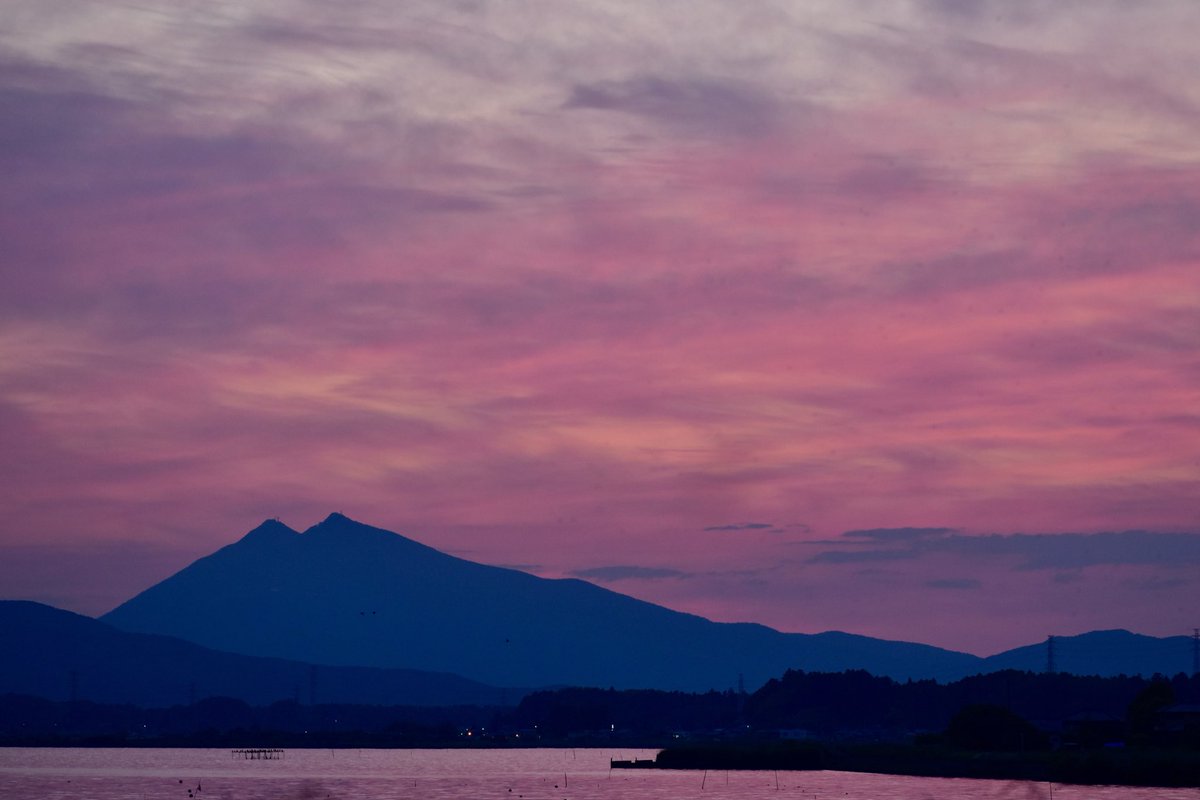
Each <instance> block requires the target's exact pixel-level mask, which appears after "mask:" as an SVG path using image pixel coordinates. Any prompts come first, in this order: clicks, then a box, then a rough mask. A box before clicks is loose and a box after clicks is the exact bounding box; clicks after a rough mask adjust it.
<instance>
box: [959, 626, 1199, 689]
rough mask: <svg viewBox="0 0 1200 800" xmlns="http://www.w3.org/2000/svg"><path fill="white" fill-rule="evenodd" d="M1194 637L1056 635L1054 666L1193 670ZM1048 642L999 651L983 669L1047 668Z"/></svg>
mask: <svg viewBox="0 0 1200 800" xmlns="http://www.w3.org/2000/svg"><path fill="white" fill-rule="evenodd" d="M1192 646H1193V644H1192V639H1191V637H1188V636H1168V637H1165V638H1156V637H1154V636H1143V635H1141V634H1137V633H1130V632H1129V631H1124V630H1114V631H1092V632H1091V633H1083V634H1080V635H1078V636H1055V637H1054V667H1055V669H1056V670H1057V671H1058V672H1069V673H1072V674H1075V675H1100V676H1102V677H1106V678H1107V677H1113V676H1116V675H1147V676H1149V675H1153V674H1155V673H1161V674H1163V675H1167V676H1171V675H1175V674H1176V673H1179V672H1189V673H1190V672H1191V669H1192ZM1046 653H1047V646H1046V643H1045V642H1042V643H1040V644H1031V645H1027V646H1025V647H1018V648H1016V649H1013V650H1006V651H1004V652H1003V653H997V654H996V655H994V656H989V657H988V658H985V659H984V660H983V665H982V667H981V671H984V672H998V671H1000V670H1004V669H1019V670H1025V671H1028V672H1042V671H1044V670H1045V669H1046V666H1047V665H1046Z"/></svg>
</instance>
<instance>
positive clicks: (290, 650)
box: [102, 514, 1191, 691]
mask: <svg viewBox="0 0 1200 800" xmlns="http://www.w3.org/2000/svg"><path fill="white" fill-rule="evenodd" d="M102 619H103V620H104V621H105V622H107V623H110V624H112V625H114V626H116V627H118V628H121V629H124V630H128V631H136V632H142V633H157V634H164V635H168V636H174V637H178V638H180V639H185V640H187V641H191V642H195V643H197V644H200V645H203V646H205V647H209V648H213V649H215V650H221V651H228V652H232V653H243V654H248V655H255V656H269V657H275V658H284V659H290V660H293V661H300V662H307V663H315V664H325V665H341V666H371V667H378V668H407V669H416V670H423V671H427V672H435V673H449V674H452V675H460V676H464V677H466V678H468V679H471V680H474V681H477V682H481V683H484V684H490V685H493V686H526V687H546V686H564V685H575V686H599V687H610V686H611V687H615V688H655V689H674V690H681V691H707V690H709V689H718V690H724V689H729V688H732V687H734V686H736V685H737V683H738V680H739V678H743V679H744V681H745V684H746V686H747V688H749V689H751V690H753V689H754V688H756V687H758V686H760V685H761V684H762V683H764V682H766V681H767V680H769V679H770V678H774V677H778V676H779V675H781V674H783V673H784V672H785V671H786V670H788V669H794V670H804V671H808V672H839V671H842V670H846V669H863V670H866V671H868V672H870V673H872V674H875V675H879V676H888V677H892V678H895V679H897V680H905V679H908V678H913V679H921V678H933V679H936V680H939V681H951V680H956V679H958V678H961V677H964V676H967V675H973V674H976V673H981V672H993V671H997V670H1001V669H1021V670H1028V671H1033V672H1040V671H1042V670H1044V669H1045V667H1046V646H1045V644H1044V643H1042V644H1035V645H1029V646H1027V647H1021V648H1016V649H1014V650H1010V651H1006V652H1003V653H999V654H996V655H994V656H990V657H988V658H986V659H985V658H980V657H978V656H975V655H970V654H967V653H959V652H955V651H951V650H944V649H940V648H937V647H931V646H928V645H922V644H914V643H909V642H896V641H888V640H882V639H874V638H870V637H866V636H857V635H853V634H848V633H839V632H826V633H819V634H797V633H781V632H779V631H776V630H773V629H771V628H768V627H765V626H763V625H757V624H751V623H717V622H712V621H710V620H707V619H704V618H702V617H698V616H695V615H692V614H685V613H682V612H678V611H672V610H670V609H667V608H664V607H662V606H658V605H654V604H652V603H647V602H644V601H641V600H636V599H634V598H632V597H628V596H626V595H622V594H618V593H616V592H613V591H610V590H608V589H603V588H601V587H598V586H595V585H593V584H590V583H587V582H584V581H581V580H575V579H563V580H550V579H546V578H539V577H537V576H534V575H530V574H527V573H524V572H520V571H517V570H512V569H505V568H501V567H494V566H488V565H484V564H478V563H475V562H472V561H467V560H464V559H461V558H456V557H454V556H450V555H447V554H445V553H441V552H439V551H437V550H435V549H434V548H431V547H428V546H426V545H423V544H421V543H419V542H416V541H413V540H412V539H408V538H406V537H404V536H401V535H399V534H396V533H392V532H390V531H385V530H382V529H380V528H374V527H371V526H369V525H364V524H362V523H359V522H355V521H354V520H351V519H349V518H347V517H345V516H343V515H341V514H331V515H330V516H329V517H328V518H327V519H325V520H324V521H323V522H321V523H320V524H318V525H315V526H313V527H312V528H309V529H308V530H307V531H305V532H304V533H298V532H297V531H295V530H292V529H291V528H289V527H287V526H286V525H283V524H282V523H280V522H277V521H275V520H268V521H267V522H264V523H263V524H262V525H260V526H258V527H257V528H255V529H254V530H252V531H250V532H249V533H248V534H246V535H245V536H244V537H243V538H242V539H240V540H239V541H237V542H235V543H234V544H231V545H228V546H226V547H223V548H221V549H220V550H218V551H217V552H215V553H213V554H212V555H209V556H207V557H205V558H201V559H199V560H198V561H196V562H194V563H193V564H191V565H190V566H188V567H186V568H185V569H183V570H181V571H180V572H178V573H176V574H175V575H173V576H172V577H170V578H168V579H166V580H165V581H163V582H161V583H159V584H157V585H156V586H153V587H151V588H150V589H147V590H146V591H145V592H142V593H141V594H139V595H138V596H136V597H134V598H133V599H131V600H129V601H128V602H126V603H124V604H122V605H121V606H119V607H118V608H116V609H114V610H113V611H111V612H109V613H108V614H106V615H104V616H103V617H102ZM1055 642H1056V667H1057V669H1059V670H1060V671H1064V672H1073V673H1076V674H1085V675H1102V676H1111V675H1118V674H1130V675H1132V674H1141V675H1151V674H1154V673H1155V672H1162V673H1164V674H1174V673H1175V672H1180V671H1184V670H1185V669H1187V668H1188V667H1189V666H1190V653H1191V650H1190V646H1191V640H1190V639H1188V638H1187V637H1169V638H1163V639H1157V638H1154V637H1149V636H1139V635H1137V634H1132V633H1129V632H1127V631H1100V632H1095V633H1089V634H1083V635H1081V636H1071V637H1056V639H1055Z"/></svg>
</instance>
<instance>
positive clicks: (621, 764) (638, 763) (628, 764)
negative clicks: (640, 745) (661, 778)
mask: <svg viewBox="0 0 1200 800" xmlns="http://www.w3.org/2000/svg"><path fill="white" fill-rule="evenodd" d="M608 768H609V769H654V759H653V758H635V759H633V760H632V761H622V760H619V759H616V758H610V759H609V760H608Z"/></svg>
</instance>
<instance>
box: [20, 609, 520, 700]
mask: <svg viewBox="0 0 1200 800" xmlns="http://www.w3.org/2000/svg"><path fill="white" fill-rule="evenodd" d="M314 690H315V696H316V700H317V702H320V703H362V704H369V705H414V706H435V705H445V706H449V705H470V704H478V705H513V704H515V703H517V702H518V701H519V700H520V699H521V697H522V696H523V695H524V694H525V692H522V691H518V690H504V689H497V688H493V687H490V686H484V685H482V684H479V683H476V682H474V681H469V680H465V679H463V678H459V677H457V676H454V675H442V674H434V673H429V672H418V671H414V670H403V669H390V670H386V669H375V668H368V667H327V666H322V667H313V666H311V665H309V664H304V663H299V662H296V661H285V660H282V659H277V658H256V657H251V656H245V655H235V654H232V653H222V652H217V651H214V650H210V649H206V648H204V647H200V646H198V645H195V644H192V643H190V642H185V641H181V640H179V639H173V638H170V637H167V636H157V635H147V634H140V633H127V632H125V631H121V630H117V629H116V628H114V627H112V626H110V625H107V624H105V623H103V622H98V621H96V620H94V619H91V618H89V617H83V616H80V615H78V614H73V613H71V612H69V611H61V610H59V609H56V608H51V607H50V606H46V605H42V604H40V603H32V602H25V601H0V694H6V693H13V694H28V695H34V696H37V697H44V698H48V699H50V700H67V699H71V695H72V692H73V691H74V693H75V696H76V699H80V700H90V701H93V702H98V703H129V704H133V705H140V706H146V707H155V706H171V705H185V704H188V703H189V702H190V701H191V700H192V699H196V700H199V699H202V698H205V697H211V696H221V697H233V698H237V699H239V700H243V701H245V702H247V703H250V704H255V705H264V704H269V703H272V702H274V701H277V700H285V699H290V698H293V697H297V696H298V697H299V699H300V700H301V701H302V702H305V703H307V702H309V701H310V700H311V699H312V696H311V693H312V692H313V691H314Z"/></svg>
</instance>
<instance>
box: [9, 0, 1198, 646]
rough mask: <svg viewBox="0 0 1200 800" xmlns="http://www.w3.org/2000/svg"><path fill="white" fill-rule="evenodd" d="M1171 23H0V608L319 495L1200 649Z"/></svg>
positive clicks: (1031, 14)
mask: <svg viewBox="0 0 1200 800" xmlns="http://www.w3.org/2000/svg"><path fill="white" fill-rule="evenodd" d="M1197 30H1200V5H1198V4H1197V3H1195V2H1194V1H1193V0H1178V2H1172V1H1170V0H1157V1H1156V0H1149V2H1144V3H1136V4H1131V3H1128V2H1123V0H1122V1H1121V2H1117V1H1116V0H1111V1H1110V0H1087V1H1086V2H1065V1H1063V2H1040V1H1035V0H995V2H990V1H988V0H978V1H976V2H968V1H967V0H925V1H924V2H922V1H920V0H912V1H911V2H895V1H894V0H886V1H885V0H878V2H870V1H868V0H829V1H828V2H814V1H811V0H809V1H806V2H803V3H801V2H761V3H735V2H710V1H708V0H688V2H661V3H645V2H615V1H614V2H608V1H607V0H606V1H604V2H601V1H600V0H584V1H582V2H572V3H564V2H523V1H522V0H512V1H511V2H486V0H479V1H478V2H475V1H473V0H462V1H461V2H451V1H450V0H437V1H436V2H424V3H423V2H404V3H400V2H394V1H392V2H384V1H383V0H351V1H349V2H341V3H328V2H315V1H314V2H305V1H304V0H253V1H246V0H239V2H221V1H220V0H205V2H195V1H193V0H180V1H179V2H172V3H162V4H154V3H143V4H138V3H118V2H109V3H97V2H94V0H87V1H86V2H85V1H84V0H59V1H58V2H55V3H45V2H44V1H43V0H8V2H6V4H5V10H4V12H3V14H0V175H2V176H3V180H0V453H2V454H3V455H2V457H0V508H2V509H3V523H2V525H0V597H8V598H28V599H36V600H41V601H44V602H49V603H52V604H55V605H58V606H61V607H65V608H69V609H72V610H78V611H81V612H84V613H91V614H95V613H101V612H103V611H106V610H108V609H109V608H111V607H113V606H114V605H116V604H118V603H119V602H121V601H123V600H125V599H127V598H128V597H130V596H132V595H133V594H134V593H136V592H137V591H140V590H141V589H144V588H146V587H147V586H149V585H150V584H152V583H154V582H156V581H157V580H160V579H161V578H163V577H166V576H167V575H168V574H170V573H171V572H173V571H175V570H177V569H179V568H181V567H182V566H184V565H185V564H187V563H188V562H189V561H191V560H192V559H194V558H196V557H199V556H201V555H204V554H206V553H208V552H210V551H212V550H214V549H216V548H217V547H219V546H222V545H224V544H226V543H228V542H230V541H232V540H233V539H235V538H236V537H238V536H240V535H241V534H242V533H244V532H245V531H247V530H249V529H250V528H252V527H254V526H255V525H257V524H258V523H259V522H260V521H261V520H262V519H264V518H267V517H274V516H278V517H280V518H281V519H282V520H283V521H284V522H286V523H288V524H290V525H292V526H293V527H296V528H304V527H307V526H309V525H311V524H314V523H316V522H317V521H319V520H320V519H321V518H322V517H324V516H325V515H326V514H327V513H329V512H331V511H342V512H343V513H346V514H347V515H349V516H351V517H354V518H356V519H359V520H361V521H364V522H367V523H370V524H373V525H378V526H381V527H385V528H389V529H392V530H396V531H398V532H402V533H405V534H406V535H409V536H412V537H413V538H416V539H418V540H420V541H423V542H426V543H428V544H430V545H433V546H435V547H438V548H439V549H443V550H446V551H448V552H452V553H455V554H458V555H462V556H464V557H467V558H471V559H474V560H479V561H484V562H488V563H494V564H503V565H514V566H519V567H520V568H522V569H526V570H529V571H531V572H534V573H537V574H539V575H544V576H547V577H564V576H572V575H576V576H581V577H585V578H588V579H590V580H594V581H597V582H599V583H601V584H603V585H606V586H609V587H611V588H614V589H616V590H618V591H622V592H626V593H629V594H632V595H635V596H637V597H642V598H645V599H648V600H652V601H655V602H660V603H664V604H666V605H669V606H671V607H673V608H678V609H682V610H688V611H694V612H697V613H701V614H704V615H706V616H710V617H712V618H714V619H719V620H753V621H759V622H763V623H766V624H769V625H772V626H775V627H778V628H780V629H783V630H789V631H804V632H813V631H820V630H826V629H842V630H848V631H852V632H856V633H864V634H870V635H876V636H884V637H888V638H899V639H911V640H918V641H923V642H929V643H932V644H938V645H943V646H947V647H953V648H957V649H965V650H969V651H972V652H977V653H983V654H986V653H991V652H995V651H997V650H1000V649H1003V648H1006V647H1009V646H1013V645H1018V644H1026V643H1030V642H1033V641H1037V640H1040V639H1042V638H1043V637H1045V636H1046V635H1047V634H1050V633H1054V634H1063V635H1066V634H1072V633H1078V632H1081V631H1086V630H1090V629H1094V628H1111V627H1127V628H1131V629H1133V630H1137V631H1139V632H1143V633H1150V634H1156V635H1167V634H1179V633H1188V632H1190V630H1191V628H1192V626H1194V625H1200V480H1198V478H1200V355H1198V354H1200V79H1198V78H1197V76H1200V45H1198V44H1197V39H1196V31H1197Z"/></svg>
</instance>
